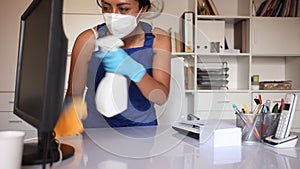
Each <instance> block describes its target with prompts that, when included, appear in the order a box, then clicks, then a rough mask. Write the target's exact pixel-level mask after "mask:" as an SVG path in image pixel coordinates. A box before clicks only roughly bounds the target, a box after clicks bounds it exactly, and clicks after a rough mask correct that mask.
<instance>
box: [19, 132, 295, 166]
mask: <svg viewBox="0 0 300 169" xmlns="http://www.w3.org/2000/svg"><path fill="white" fill-rule="evenodd" d="M62 142H64V143H68V144H70V145H73V146H74V147H75V155H74V157H72V158H70V159H67V160H65V161H63V162H62V163H60V164H59V165H58V166H55V167H53V168H63V169H77V168H78V169H141V168H143V169H148V168H149V169H154V168H155V169H159V168H162V169H168V168H170V169H199V168H201V169H202V168H203V169H206V168H207V169H212V168H217V169H218V168H222V169H226V168H228V169H233V168H239V169H241V168H247V169H252V168H253V169H258V168H266V169H269V168H272V169H294V168H295V169H296V168H299V166H300V144H299V142H298V144H297V146H296V147H295V148H289V149H275V148H271V147H269V146H267V145H264V144H261V143H257V144H253V145H243V146H241V147H227V148H213V147H212V146H211V144H210V143H209V142H208V143H205V144H201V145H199V142H198V140H196V139H193V138H190V137H185V136H183V135H182V134H180V133H178V132H177V131H175V130H173V129H172V128H171V127H170V126H158V127H134V128H131V127H127V128H118V129H112V128H99V129H87V130H86V131H85V133H84V134H83V135H82V136H78V137H75V138H69V139H63V140H62ZM22 168H23V169H31V168H41V167H40V166H23V167H22Z"/></svg>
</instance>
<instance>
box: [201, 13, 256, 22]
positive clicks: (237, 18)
mask: <svg viewBox="0 0 300 169" xmlns="http://www.w3.org/2000/svg"><path fill="white" fill-rule="evenodd" d="M250 18H251V17H250V16H220V15H197V20H224V21H225V22H228V23H236V22H239V21H241V20H250Z"/></svg>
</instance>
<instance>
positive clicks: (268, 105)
mask: <svg viewBox="0 0 300 169" xmlns="http://www.w3.org/2000/svg"><path fill="white" fill-rule="evenodd" d="M265 107H266V109H267V112H270V107H271V100H266V103H265Z"/></svg>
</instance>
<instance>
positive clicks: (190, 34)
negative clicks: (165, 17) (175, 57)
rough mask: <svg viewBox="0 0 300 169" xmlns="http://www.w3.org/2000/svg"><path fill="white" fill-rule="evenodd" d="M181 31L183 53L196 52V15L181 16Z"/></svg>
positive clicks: (190, 13) (187, 13)
mask: <svg viewBox="0 0 300 169" xmlns="http://www.w3.org/2000/svg"><path fill="white" fill-rule="evenodd" d="M180 21H181V23H180V27H181V28H180V30H181V37H182V38H181V39H182V44H183V52H193V51H194V13H193V12H189V11H188V12H184V13H183V14H182V16H181V20H180Z"/></svg>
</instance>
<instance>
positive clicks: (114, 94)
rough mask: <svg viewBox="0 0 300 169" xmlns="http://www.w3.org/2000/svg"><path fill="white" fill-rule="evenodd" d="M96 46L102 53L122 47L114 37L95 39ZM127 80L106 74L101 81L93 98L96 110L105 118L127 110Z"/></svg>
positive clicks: (117, 75)
mask: <svg viewBox="0 0 300 169" xmlns="http://www.w3.org/2000/svg"><path fill="white" fill-rule="evenodd" d="M97 45H98V46H99V47H100V48H101V50H102V51H103V52H105V51H109V50H111V51H112V50H116V48H117V47H121V46H123V45H124V43H123V41H122V40H121V39H119V38H117V37H115V36H112V35H111V36H105V37H103V38H99V39H97ZM127 90H128V88H127V79H126V77H124V76H123V75H121V74H117V73H110V72H106V73H105V77H104V78H103V79H102V80H101V82H100V84H99V86H98V88H97V90H96V96H95V102H96V108H97V110H98V111H99V112H100V113H102V114H103V115H104V116H105V117H113V116H115V115H117V114H119V113H121V112H123V111H124V110H126V109H127V102H128V91H127Z"/></svg>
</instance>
